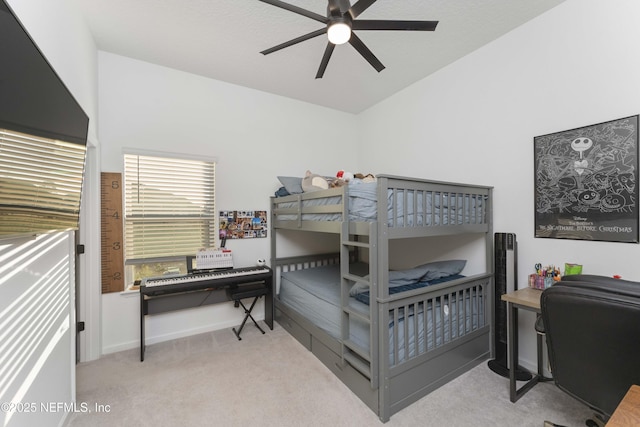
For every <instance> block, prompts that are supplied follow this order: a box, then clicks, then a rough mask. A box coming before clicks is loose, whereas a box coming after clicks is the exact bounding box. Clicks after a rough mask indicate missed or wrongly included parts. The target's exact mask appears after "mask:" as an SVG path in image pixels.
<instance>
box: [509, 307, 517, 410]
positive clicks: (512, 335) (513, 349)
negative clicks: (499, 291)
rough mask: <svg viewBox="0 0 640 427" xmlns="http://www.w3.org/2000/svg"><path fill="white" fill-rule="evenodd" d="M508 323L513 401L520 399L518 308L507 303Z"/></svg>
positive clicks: (510, 384) (510, 390)
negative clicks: (517, 372)
mask: <svg viewBox="0 0 640 427" xmlns="http://www.w3.org/2000/svg"><path fill="white" fill-rule="evenodd" d="M507 324H508V325H509V338H508V342H507V343H508V345H507V354H508V355H507V357H508V360H509V366H508V368H509V398H510V400H511V401H512V402H515V401H516V400H518V398H517V390H516V369H515V368H516V366H518V310H517V309H516V307H515V306H514V305H513V304H512V303H510V302H508V303H507Z"/></svg>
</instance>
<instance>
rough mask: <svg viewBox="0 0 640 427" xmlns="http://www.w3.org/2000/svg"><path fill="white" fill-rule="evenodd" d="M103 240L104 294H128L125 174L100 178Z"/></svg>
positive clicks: (108, 173)
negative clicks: (123, 180) (125, 257)
mask: <svg viewBox="0 0 640 427" xmlns="http://www.w3.org/2000/svg"><path fill="white" fill-rule="evenodd" d="M100 188H101V195H100V200H101V210H100V225H101V229H102V231H101V236H102V243H101V246H102V248H101V249H102V252H101V253H102V293H103V294H106V293H109V292H121V291H123V290H124V253H123V250H124V247H123V243H122V239H123V234H122V174H121V173H114V172H102V174H101V176H100Z"/></svg>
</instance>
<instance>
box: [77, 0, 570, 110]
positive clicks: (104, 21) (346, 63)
mask: <svg viewBox="0 0 640 427" xmlns="http://www.w3.org/2000/svg"><path fill="white" fill-rule="evenodd" d="M73 1H74V2H75V4H76V5H77V6H78V7H79V8H80V10H81V11H82V13H83V15H84V16H85V18H86V21H87V24H88V25H89V28H90V29H91V31H92V33H93V35H94V37H95V41H96V44H97V46H98V48H99V49H100V50H103V51H106V52H111V53H115V54H118V55H123V56H127V57H131V58H135V59H139V60H142V61H146V62H150V63H154V64H158V65H162V66H166V67H170V68H174V69H178V70H183V71H186V72H190V73H194V74H198V75H202V76H206V77H210V78H213V79H216V80H221V81H225V82H229V83H233V84H237V85H241V86H245V87H249V88H253V89H258V90H261V91H265V92H269V93H273V94H278V95H282V96H286V97H289V98H294V99H298V100H302V101H306V102H309V103H313V104H317V105H322V106H326V107H329V108H333V109H337V110H341V111H345V112H351V113H359V112H361V111H363V110H365V109H367V108H368V107H370V106H372V105H374V104H376V103H377V102H379V101H381V100H383V99H385V98H387V97H389V96H391V95H393V94H394V93H396V92H398V91H399V90H401V89H403V88H405V87H407V86H409V85H411V84H412V83H414V82H416V81H418V80H420V79H422V78H424V77H426V76H428V75H429V74H431V73H433V72H435V71H437V70H439V69H441V68H443V67H444V66H446V65H447V64H450V63H452V62H454V61H456V60H457V59H459V58H461V57H463V56H465V55H467V54H469V53H470V52H473V51H474V50H476V49H478V48H479V47H481V46H483V45H485V44H486V43H489V42H491V41H492V40H495V39H496V38H498V37H500V36H502V35H503V34H505V33H507V32H509V31H511V30H513V29H514V28H516V27H518V26H520V25H522V24H524V23H526V22H527V21H529V20H531V19H533V18H535V17H536V16H538V15H540V14H542V13H544V12H546V11H547V10H549V9H551V8H553V7H555V6H556V5H558V4H560V3H562V2H563V1H564V0H402V1H399V0H378V1H377V2H376V3H375V4H373V5H372V6H371V7H370V8H369V9H367V10H366V11H365V12H364V13H362V15H360V17H359V18H360V19H394V20H435V21H439V24H438V27H437V29H436V31H434V32H421V31H420V32H419V31H415V32H413V31H411V32H410V31H359V32H357V34H358V36H359V37H360V38H361V39H362V41H363V42H364V43H365V44H366V45H367V47H368V48H369V49H370V50H371V51H372V52H373V53H374V54H375V55H376V56H377V57H378V59H379V60H380V61H381V62H382V63H383V64H384V65H385V66H386V69H385V70H383V71H382V72H380V73H378V72H377V71H376V70H375V69H373V68H372V67H371V65H369V63H367V62H366V61H365V60H364V59H363V58H362V56H360V54H359V53H358V52H357V51H356V50H355V49H354V48H353V47H352V46H351V45H349V44H345V45H340V46H337V47H336V49H335V51H334V53H333V56H332V57H331V60H330V62H329V65H328V67H327V69H326V72H325V74H324V77H323V78H322V79H315V75H316V71H317V70H318V67H319V65H320V60H321V58H322V55H323V53H324V49H325V47H326V44H327V41H326V37H325V36H324V35H323V36H319V37H316V38H313V39H311V40H307V41H304V42H302V43H299V44H296V45H294V46H291V47H288V48H285V49H283V50H280V51H278V52H275V53H272V54H270V55H266V56H265V55H262V54H261V53H260V51H262V50H264V49H267V48H270V47H273V46H275V45H278V44H280V43H283V42H285V41H288V40H291V39H293V38H295V37H298V36H301V35H303V34H306V33H309V32H311V31H314V30H317V29H320V28H322V27H323V24H321V23H319V22H317V21H314V20H312V19H309V18H307V17H304V16H301V15H298V14H295V13H292V12H289V11H287V10H283V9H281V8H277V7H274V6H272V5H269V4H266V3H263V2H260V1H258V0H73ZM285 1H286V2H287V3H290V4H294V5H296V6H299V7H302V8H304V9H307V10H310V11H313V12H315V13H317V14H320V15H325V16H326V9H327V0H285ZM353 3H354V1H352V4H353Z"/></svg>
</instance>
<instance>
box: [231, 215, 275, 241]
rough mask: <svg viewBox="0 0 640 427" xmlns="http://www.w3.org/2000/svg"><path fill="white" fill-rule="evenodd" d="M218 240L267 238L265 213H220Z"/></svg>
mask: <svg viewBox="0 0 640 427" xmlns="http://www.w3.org/2000/svg"><path fill="white" fill-rule="evenodd" d="M219 224H220V225H219V227H220V239H221V240H223V239H224V240H226V239H253V238H257V237H267V211H220V216H219Z"/></svg>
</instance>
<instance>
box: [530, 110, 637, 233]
mask: <svg viewBox="0 0 640 427" xmlns="http://www.w3.org/2000/svg"><path fill="white" fill-rule="evenodd" d="M534 162H535V164H534V169H535V237H548V238H555V239H577V240H598V241H609V242H627V243H637V242H638V187H637V186H636V179H637V176H638V116H637V115H636V116H631V117H625V118H622V119H618V120H612V121H609V122H604V123H599V124H595V125H590V126H585V127H581V128H577V129H571V130H567V131H562V132H557V133H552V134H548V135H543V136H537V137H535V138H534Z"/></svg>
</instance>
